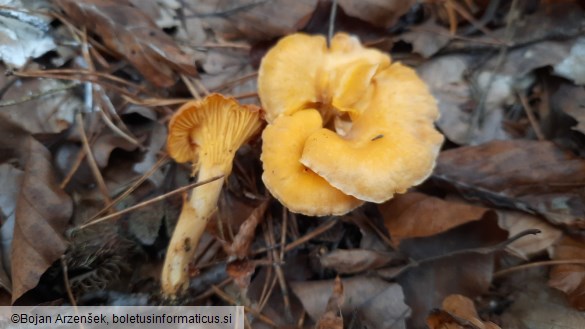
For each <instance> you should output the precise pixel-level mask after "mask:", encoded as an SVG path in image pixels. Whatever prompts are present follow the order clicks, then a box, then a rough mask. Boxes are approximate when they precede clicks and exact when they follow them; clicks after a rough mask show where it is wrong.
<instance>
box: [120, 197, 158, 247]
mask: <svg viewBox="0 0 585 329" xmlns="http://www.w3.org/2000/svg"><path fill="white" fill-rule="evenodd" d="M164 207H165V205H164V203H162V202H156V203H153V204H151V205H149V206H147V207H144V208H140V209H137V210H136V211H134V212H132V213H131V214H130V215H129V216H128V230H129V231H130V232H131V233H132V235H134V236H135V237H136V238H137V239H138V240H139V241H140V242H141V243H142V244H145V245H148V246H149V245H152V244H153V243H154V242H155V240H156V238H157V237H158V233H159V231H160V226H161V224H162V221H163V217H164Z"/></svg>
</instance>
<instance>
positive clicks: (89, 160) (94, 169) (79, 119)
mask: <svg viewBox="0 0 585 329" xmlns="http://www.w3.org/2000/svg"><path fill="white" fill-rule="evenodd" d="M75 120H76V121H77V127H78V130H79V135H80V136H81V141H82V143H83V149H84V150H85V154H86V155H87V163H88V164H89V167H90V168H91V172H92V174H93V176H94V178H95V180H96V182H97V184H98V187H99V189H100V192H101V193H102V195H103V197H104V200H105V202H106V205H110V204H111V203H112V199H111V198H110V192H109V191H108V188H107V186H106V182H105V181H104V177H103V176H102V173H101V172H100V168H99V167H98V165H97V163H96V161H95V158H94V156H93V153H92V151H91V147H90V146H89V141H88V140H87V135H86V134H85V128H84V127H83V118H82V116H81V113H78V114H77V115H76V116H75Z"/></svg>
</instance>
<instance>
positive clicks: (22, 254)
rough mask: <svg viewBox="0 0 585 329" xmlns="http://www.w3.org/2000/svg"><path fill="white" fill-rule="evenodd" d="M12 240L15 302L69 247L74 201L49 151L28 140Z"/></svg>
mask: <svg viewBox="0 0 585 329" xmlns="http://www.w3.org/2000/svg"><path fill="white" fill-rule="evenodd" d="M27 153H28V157H27V159H26V164H25V167H24V176H23V181H22V187H21V190H20V193H19V196H18V201H17V205H16V210H15V212H16V214H15V224H14V235H13V236H14V238H13V241H12V256H11V258H12V302H14V301H16V300H17V299H18V298H19V297H20V296H22V295H23V294H24V293H25V292H27V291H29V290H30V289H32V288H34V287H35V286H36V285H37V284H38V282H39V279H40V278H41V275H43V273H45V271H46V270H47V269H48V268H49V267H50V266H51V265H52V264H53V262H54V261H55V260H57V259H59V257H61V255H63V253H64V252H65V250H66V248H67V244H66V242H65V239H64V234H63V233H64V232H65V229H66V227H67V222H68V221H69V218H70V217H71V215H72V213H73V204H72V200H71V198H70V197H69V195H67V194H66V193H65V192H63V190H62V189H61V188H60V187H59V185H58V183H57V182H56V181H55V173H54V170H53V167H52V164H51V160H50V154H49V151H47V149H45V147H44V146H43V145H41V144H40V143H39V142H37V141H36V140H35V139H33V138H29V139H28V145H27Z"/></svg>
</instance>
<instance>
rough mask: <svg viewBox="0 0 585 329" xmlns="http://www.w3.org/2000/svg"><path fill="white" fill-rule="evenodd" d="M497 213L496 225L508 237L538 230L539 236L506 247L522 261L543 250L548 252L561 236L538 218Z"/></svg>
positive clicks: (504, 211) (524, 214) (521, 214)
mask: <svg viewBox="0 0 585 329" xmlns="http://www.w3.org/2000/svg"><path fill="white" fill-rule="evenodd" d="M497 213H498V224H499V225H500V227H501V228H503V229H504V230H506V231H508V236H510V237H511V236H514V235H516V234H518V233H520V232H522V231H525V230H528V229H538V230H540V233H539V234H536V235H530V236H527V237H525V238H523V239H520V240H517V241H514V242H512V243H511V244H509V245H508V247H507V248H508V249H510V250H512V251H513V252H514V253H515V254H516V255H519V256H521V257H522V258H524V259H529V258H530V257H531V256H534V255H535V254H538V253H540V252H542V251H543V250H549V249H550V247H551V246H552V245H553V244H555V242H557V241H558V240H559V239H560V238H561V236H562V234H563V232H562V231H561V230H560V229H558V228H556V227H554V226H552V225H551V224H549V223H548V222H547V221H545V220H544V219H543V218H540V217H538V216H534V215H531V214H527V213H523V212H519V211H509V210H498V211H497Z"/></svg>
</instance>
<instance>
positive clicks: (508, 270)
mask: <svg viewBox="0 0 585 329" xmlns="http://www.w3.org/2000/svg"><path fill="white" fill-rule="evenodd" d="M563 264H581V265H585V259H558V260H545V261H542V262H534V263H528V264H523V265H518V266H514V267H510V268H506V269H503V270H499V271H497V272H495V273H494V278H499V277H502V276H505V275H508V274H510V273H513V272H518V271H521V270H525V269H528V268H533V267H540V266H551V265H563Z"/></svg>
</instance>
